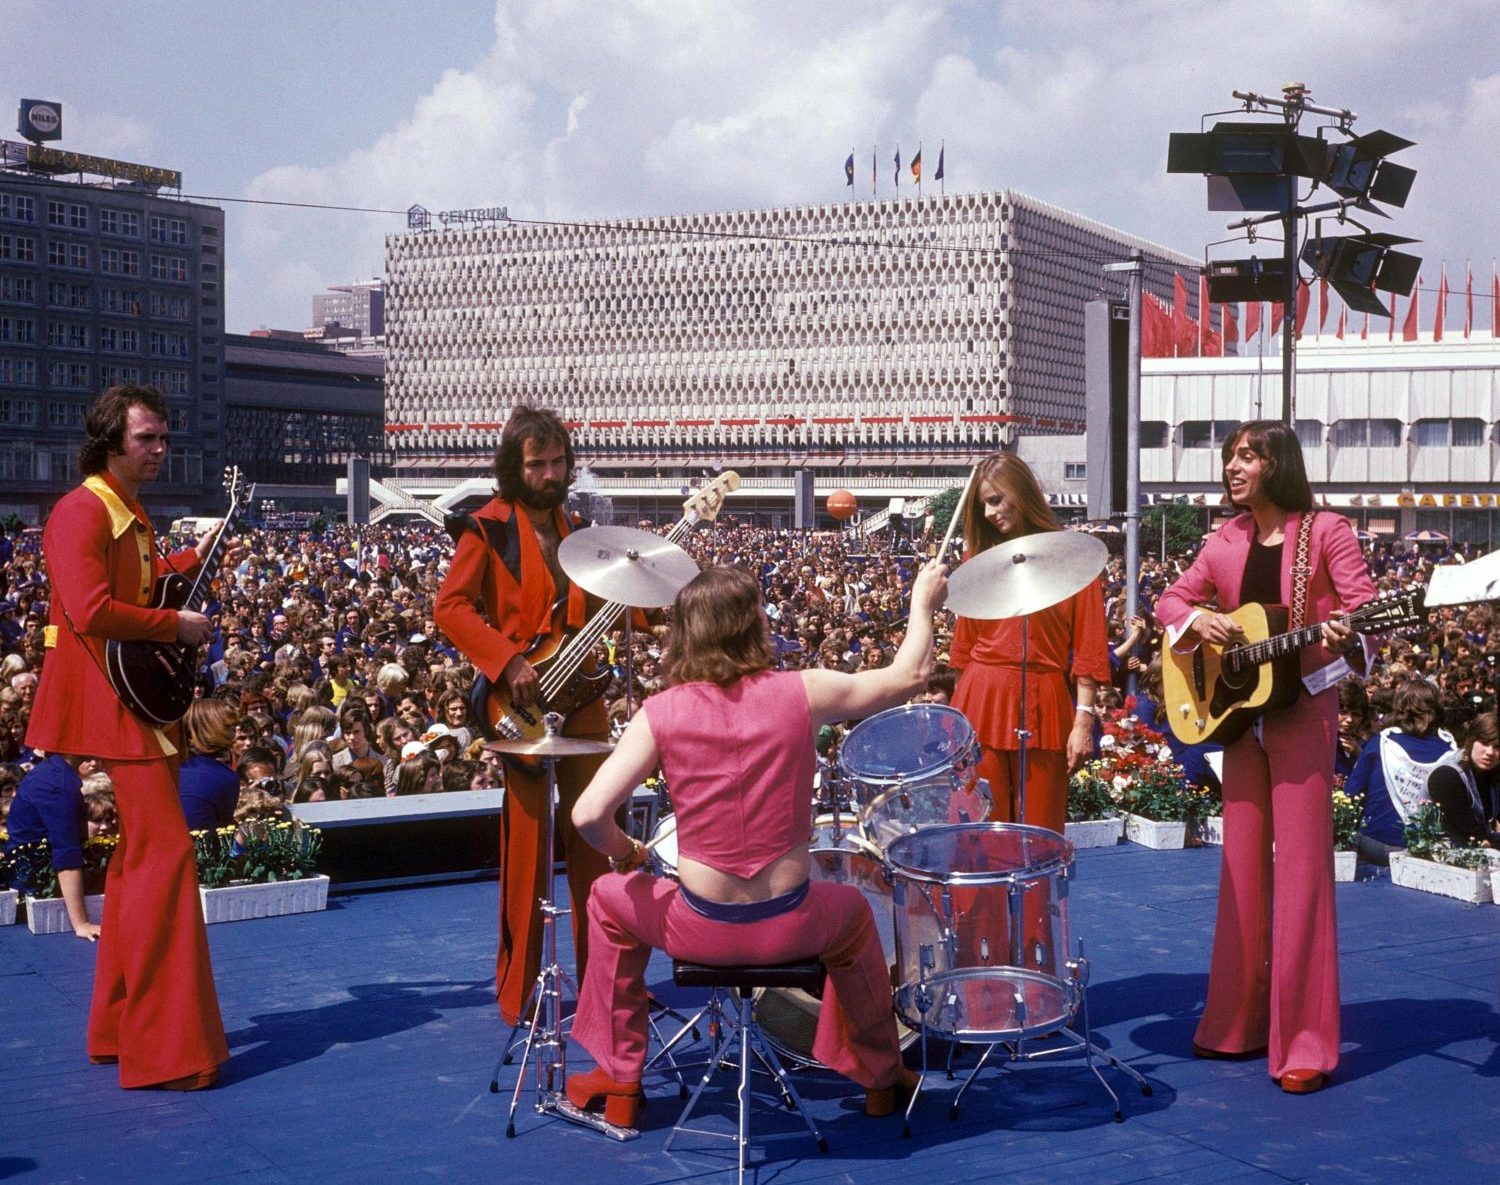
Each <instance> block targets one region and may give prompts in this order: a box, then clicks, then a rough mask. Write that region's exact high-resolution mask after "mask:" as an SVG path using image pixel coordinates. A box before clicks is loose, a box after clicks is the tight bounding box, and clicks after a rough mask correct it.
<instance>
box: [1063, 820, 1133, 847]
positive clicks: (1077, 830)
mask: <svg viewBox="0 0 1500 1185" xmlns="http://www.w3.org/2000/svg"><path fill="white" fill-rule="evenodd" d="M1063 830H1064V832H1065V833H1066V835H1067V838H1068V840H1069V842H1071V843H1072V845H1073V846H1074V847H1075V848H1112V847H1114V846H1115V844H1117V843H1119V842H1120V836H1122V835H1124V834H1125V820H1124V819H1122V818H1120V816H1119V815H1116V816H1115V817H1114V818H1113V819H1078V820H1075V821H1074V822H1072V823H1068V824H1066V825H1065V826H1064V828H1063Z"/></svg>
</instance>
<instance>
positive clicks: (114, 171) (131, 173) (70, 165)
mask: <svg viewBox="0 0 1500 1185" xmlns="http://www.w3.org/2000/svg"><path fill="white" fill-rule="evenodd" d="M26 163H27V164H28V165H30V166H31V167H32V168H33V169H35V170H37V172H39V173H92V174H94V175H95V176H98V177H110V178H113V179H114V180H116V181H138V182H140V183H141V184H142V185H157V186H163V187H165V188H167V189H181V188H182V174H181V173H180V172H178V171H177V170H176V169H158V168H157V167H156V166H155V165H133V164H131V163H130V162H129V161H123V160H110V159H108V158H107V157H103V156H86V155H85V154H83V153H81V152H62V151H60V150H59V149H56V148H43V147H42V146H41V145H40V144H33V145H31V146H30V147H29V148H27V149H26Z"/></svg>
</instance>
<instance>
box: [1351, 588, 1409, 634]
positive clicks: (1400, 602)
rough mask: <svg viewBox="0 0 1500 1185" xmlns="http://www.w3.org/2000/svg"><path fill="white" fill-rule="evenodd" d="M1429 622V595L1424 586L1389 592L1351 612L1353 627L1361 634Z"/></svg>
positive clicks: (1400, 628)
mask: <svg viewBox="0 0 1500 1185" xmlns="http://www.w3.org/2000/svg"><path fill="white" fill-rule="evenodd" d="M1426 621H1427V605H1426V598H1425V596H1424V594H1423V591H1422V590H1421V589H1420V588H1415V589H1411V590H1410V591H1408V592H1400V593H1387V594H1385V595H1384V596H1381V597H1377V598H1376V599H1375V600H1373V601H1367V602H1366V603H1365V604H1363V605H1361V606H1360V607H1359V608H1358V609H1356V610H1354V612H1353V613H1351V614H1349V626H1350V628H1351V629H1353V630H1354V632H1355V633H1357V634H1385V633H1391V632H1393V631H1395V630H1405V629H1411V628H1412V627H1413V626H1418V625H1424V624H1425V623H1426Z"/></svg>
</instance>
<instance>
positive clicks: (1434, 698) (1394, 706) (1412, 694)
mask: <svg viewBox="0 0 1500 1185" xmlns="http://www.w3.org/2000/svg"><path fill="white" fill-rule="evenodd" d="M1442 719H1443V701H1442V698H1441V697H1440V696H1439V695H1438V689H1437V688H1436V687H1434V686H1433V685H1432V684H1431V683H1429V682H1427V680H1426V679H1408V680H1406V682H1404V683H1402V684H1401V685H1400V686H1398V687H1397V688H1396V695H1395V698H1394V699H1393V700H1392V701H1391V714H1390V715H1389V716H1387V717H1386V720H1385V722H1386V724H1387V726H1389V725H1395V726H1396V727H1397V728H1399V729H1400V730H1401V731H1402V732H1404V733H1409V734H1410V735H1411V736H1418V737H1425V736H1431V735H1432V733H1433V731H1434V730H1435V729H1436V728H1437V726H1438V724H1439V723H1441V722H1442Z"/></svg>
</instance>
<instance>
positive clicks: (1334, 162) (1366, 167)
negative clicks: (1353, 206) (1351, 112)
mask: <svg viewBox="0 0 1500 1185" xmlns="http://www.w3.org/2000/svg"><path fill="white" fill-rule="evenodd" d="M1413 143H1414V141H1412V140H1407V139H1405V138H1404V137H1402V136H1397V135H1395V134H1394V133H1392V132H1370V133H1369V134H1368V135H1364V136H1356V137H1354V139H1352V140H1348V141H1346V142H1345V143H1343V144H1338V145H1335V146H1334V148H1333V151H1332V154H1331V157H1330V160H1329V165H1328V171H1327V173H1326V174H1325V175H1324V177H1323V181H1324V182H1325V183H1326V184H1327V185H1328V187H1329V188H1330V189H1332V190H1333V191H1334V193H1337V194H1339V195H1340V196H1342V197H1349V198H1354V199H1356V200H1357V201H1358V202H1359V203H1360V204H1361V205H1364V206H1365V208H1366V209H1370V208H1371V207H1370V206H1369V205H1368V204H1367V203H1370V202H1384V203H1385V204H1386V205H1388V206H1404V205H1406V199H1407V197H1408V196H1409V195H1410V193H1411V187H1412V183H1413V182H1414V181H1416V179H1417V171H1416V170H1415V169H1408V168H1406V167H1405V166H1404V165H1393V164H1391V163H1390V161H1388V160H1386V157H1388V156H1390V155H1391V154H1392V153H1395V152H1400V151H1401V150H1402V149H1403V148H1410V147H1411V146H1412V144H1413ZM1378 212H1379V211H1376V213H1378Z"/></svg>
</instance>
